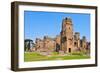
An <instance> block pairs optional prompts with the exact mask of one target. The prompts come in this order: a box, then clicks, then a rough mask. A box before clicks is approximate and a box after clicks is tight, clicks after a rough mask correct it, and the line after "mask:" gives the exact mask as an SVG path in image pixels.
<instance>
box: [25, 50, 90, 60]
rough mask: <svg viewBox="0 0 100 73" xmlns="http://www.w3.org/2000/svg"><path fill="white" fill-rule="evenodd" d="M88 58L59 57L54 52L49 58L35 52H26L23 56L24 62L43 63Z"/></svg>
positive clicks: (85, 57)
mask: <svg viewBox="0 0 100 73" xmlns="http://www.w3.org/2000/svg"><path fill="white" fill-rule="evenodd" d="M87 58H90V57H89V56H87V55H65V56H60V55H59V54H58V53H56V52H54V53H53V54H52V55H51V56H44V55H40V54H38V53H35V52H26V53H25V54H24V61H25V62H31V61H45V60H73V59H87Z"/></svg>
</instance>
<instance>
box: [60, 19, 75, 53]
mask: <svg viewBox="0 0 100 73" xmlns="http://www.w3.org/2000/svg"><path fill="white" fill-rule="evenodd" d="M73 41H74V39H73V24H72V20H71V18H65V19H64V20H63V22H62V30H61V49H62V50H63V51H64V52H65V53H71V52H72V51H73V46H74V42H73Z"/></svg>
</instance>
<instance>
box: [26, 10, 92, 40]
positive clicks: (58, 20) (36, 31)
mask: <svg viewBox="0 0 100 73" xmlns="http://www.w3.org/2000/svg"><path fill="white" fill-rule="evenodd" d="M65 17H70V18H71V19H72V22H73V29H74V32H80V38H82V36H86V38H87V40H88V41H89V40H90V14H79V13H62V12H36V11H35V12H34V11H24V27H25V29H24V35H25V39H32V40H35V39H36V38H43V36H45V35H47V36H50V37H52V38H53V37H55V36H56V35H59V34H60V31H61V26H62V20H63V18H65Z"/></svg>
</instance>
